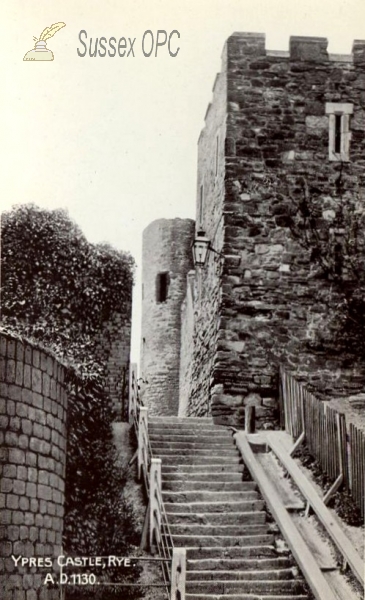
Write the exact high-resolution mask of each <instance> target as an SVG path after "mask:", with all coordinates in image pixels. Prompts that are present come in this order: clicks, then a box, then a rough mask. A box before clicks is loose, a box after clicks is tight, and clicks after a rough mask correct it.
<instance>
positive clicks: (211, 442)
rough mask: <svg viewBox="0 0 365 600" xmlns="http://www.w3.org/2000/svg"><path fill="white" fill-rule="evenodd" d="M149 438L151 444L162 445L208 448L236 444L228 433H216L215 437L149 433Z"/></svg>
mask: <svg viewBox="0 0 365 600" xmlns="http://www.w3.org/2000/svg"><path fill="white" fill-rule="evenodd" d="M149 438H150V442H151V444H154V443H156V442H160V443H161V444H164V445H165V444H170V443H172V444H198V445H204V447H205V446H206V445H208V446H220V445H221V444H223V445H227V446H228V445H229V446H234V442H233V439H232V436H231V435H227V434H226V433H224V434H221V433H215V434H214V437H213V436H212V435H200V434H199V433H197V434H195V435H184V434H182V435H167V434H163V435H156V434H155V433H151V432H149Z"/></svg>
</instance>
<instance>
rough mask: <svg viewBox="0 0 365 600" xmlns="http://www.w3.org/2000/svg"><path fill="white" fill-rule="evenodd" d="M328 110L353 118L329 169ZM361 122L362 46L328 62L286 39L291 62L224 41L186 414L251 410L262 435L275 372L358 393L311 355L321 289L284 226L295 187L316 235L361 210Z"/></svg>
mask: <svg viewBox="0 0 365 600" xmlns="http://www.w3.org/2000/svg"><path fill="white" fill-rule="evenodd" d="M326 103H341V104H343V103H350V104H352V105H353V113H352V116H351V119H350V137H351V139H350V160H348V161H347V160H329V149H328V146H329V121H330V119H329V115H328V114H327V110H326ZM364 109H365V42H360V41H357V42H355V44H354V49H353V53H352V55H349V56H337V55H329V54H328V53H327V40H326V39H324V38H291V40H290V51H289V52H273V51H267V50H266V48H265V36H264V35H263V34H244V33H242V34H241V33H237V34H234V35H232V36H231V37H230V38H229V39H228V41H227V43H226V46H225V50H224V54H223V70H222V73H221V74H220V75H219V77H218V79H217V84H216V86H215V90H214V99H213V102H212V105H211V106H210V107H209V109H208V112H207V115H206V124H205V128H204V130H203V132H202V134H201V136H200V139H199V163H198V199H197V224H198V225H200V222H201V224H202V226H203V229H204V230H205V231H206V233H207V236H208V238H209V239H210V240H211V242H212V245H213V247H214V248H215V249H216V250H217V251H219V252H221V253H222V255H223V257H221V256H219V255H217V254H215V253H211V255H210V258H209V262H208V265H207V267H206V268H204V269H203V270H202V271H201V273H197V277H199V276H200V277H201V292H200V296H199V299H198V300H197V303H196V306H195V310H196V317H195V328H194V350H193V353H192V362H193V364H192V366H191V373H192V381H191V389H190V391H187V392H185V393H186V394H188V396H189V398H190V400H189V408H188V413H189V414H191V415H199V414H207V413H210V412H211V413H212V414H213V416H214V417H215V419H216V420H217V421H218V422H220V423H227V424H229V423H231V424H233V425H234V424H236V425H237V424H238V425H243V423H244V411H245V407H246V406H247V405H254V406H255V407H256V415H257V418H258V425H259V426H262V425H264V424H265V423H268V422H272V421H275V419H276V416H277V396H278V381H277V377H278V366H279V364H284V365H285V366H286V367H287V368H288V369H289V370H292V371H295V373H296V374H297V375H299V376H300V378H301V379H302V380H306V381H309V382H311V383H313V384H314V385H315V387H316V388H317V389H318V388H320V389H321V390H322V391H323V393H325V394H326V395H327V397H330V396H331V395H341V394H344V395H345V394H347V393H353V392H355V391H358V390H360V389H362V387H363V385H364V382H365V378H364V371H363V369H362V365H361V364H356V362H355V363H353V362H352V364H351V367H348V366H345V363H344V360H343V359H344V357H343V356H337V357H336V356H335V355H333V356H331V357H330V356H329V355H328V354H326V353H325V352H322V353H321V352H320V351H314V350H313V348H312V347H311V341H312V339H313V335H314V332H315V331H316V330H318V328H320V327H321V323H322V322H323V318H324V317H325V316H326V313H327V310H328V307H327V306H326V301H328V297H329V289H330V288H331V282H330V281H329V280H328V279H326V278H325V277H323V276H322V277H321V276H317V275H316V273H315V269H314V266H313V262H311V257H310V253H309V252H307V251H306V250H305V249H304V248H303V247H302V246H301V245H300V244H299V243H298V242H297V241H296V240H295V239H294V238H293V236H292V233H291V231H290V227H289V224H290V220H289V215H290V213H291V211H292V208H293V202H294V203H295V202H298V201H300V196H301V194H303V185H302V182H303V180H304V181H305V182H306V184H307V185H308V186H309V188H310V189H312V190H315V194H316V198H317V208H318V211H319V212H318V223H317V225H318V228H319V229H320V228H321V220H322V221H323V222H324V220H325V219H326V218H328V214H330V213H328V211H331V210H333V207H334V206H335V205H336V204H337V205H338V202H339V201H342V199H346V201H347V202H353V203H354V204H355V203H356V202H357V201H360V202H363V201H364V189H365V178H364V177H365V171H364V166H365V159H364V156H365V129H364V124H365V110H364ZM220 130H221V131H224V132H225V133H224V145H223V146H222V147H223V149H224V150H223V152H224V158H223V159H222V158H220V160H219V161H218V164H220V167H219V169H218V173H217V171H216V169H215V168H214V167H213V165H214V164H215V163H214V160H213V153H214V150H213V149H214V148H215V145H216V140H217V133H216V132H217V131H220ZM220 143H221V140H220V141H219V144H220ZM219 144H218V145H219ZM340 173H341V177H342V191H341V196H342V198H341V199H339V193H338V187H337V186H336V182H337V181H338V177H339V174H340ZM202 182H203V185H204V208H203V210H202V211H200V208H199V207H200V198H201V187H200V186H201V183H202ZM313 193H314V192H313ZM201 212H202V215H203V216H202V217H201V214H200V213H201ZM336 301H337V298H336V294H335V293H333V294H332V296H331V302H332V303H333V305H334V304H335V303H336ZM185 368H186V367H185Z"/></svg>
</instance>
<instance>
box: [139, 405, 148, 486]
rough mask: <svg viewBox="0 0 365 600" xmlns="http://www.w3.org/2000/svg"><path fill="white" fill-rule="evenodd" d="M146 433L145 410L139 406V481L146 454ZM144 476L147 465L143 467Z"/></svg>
mask: <svg viewBox="0 0 365 600" xmlns="http://www.w3.org/2000/svg"><path fill="white" fill-rule="evenodd" d="M147 432H148V420H147V408H145V407H144V406H141V408H140V409H139V419H138V479H141V475H142V465H143V463H144V458H145V455H146V452H147V448H145V446H146V437H147ZM145 468H146V474H147V468H148V465H145Z"/></svg>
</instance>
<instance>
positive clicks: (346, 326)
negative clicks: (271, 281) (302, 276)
mask: <svg viewBox="0 0 365 600" xmlns="http://www.w3.org/2000/svg"><path fill="white" fill-rule="evenodd" d="M346 187H347V182H346V176H345V174H344V173H343V168H342V165H340V166H339V172H338V174H337V177H336V180H335V185H334V193H333V195H332V196H331V197H330V196H327V197H325V198H324V197H323V193H322V190H320V189H317V188H316V187H315V186H313V185H310V183H308V181H307V179H306V178H305V177H302V178H300V179H299V180H298V181H297V182H296V186H295V187H294V188H293V189H291V190H289V196H290V197H291V200H292V211H291V215H290V220H289V224H290V229H291V232H292V234H293V236H294V238H295V239H296V240H297V241H298V242H299V243H300V244H301V246H302V247H303V248H305V249H306V250H307V251H308V255H309V258H310V261H311V263H312V265H313V267H314V268H313V269H312V273H311V276H312V277H314V278H317V279H318V278H326V279H327V280H328V281H330V282H331V285H330V286H327V287H326V291H325V292H323V290H321V289H320V288H319V289H318V296H319V299H320V301H321V302H322V303H323V304H325V305H326V308H327V319H326V323H325V325H324V326H323V327H322V328H321V329H322V330H321V332H318V339H317V343H318V345H319V346H320V347H322V348H323V349H325V350H326V351H327V352H329V353H331V352H337V353H342V352H344V351H345V352H346V353H350V354H351V353H356V355H357V356H360V355H361V356H362V357H365V237H364V229H365V210H364V206H363V202H361V201H360V195H359V194H353V193H350V192H349V191H347V190H346ZM359 353H360V354H359Z"/></svg>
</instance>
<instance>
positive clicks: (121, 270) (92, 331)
mask: <svg viewBox="0 0 365 600" xmlns="http://www.w3.org/2000/svg"><path fill="white" fill-rule="evenodd" d="M1 233H2V260H1V264H2V282H3V288H2V319H3V324H4V325H5V326H8V327H9V328H10V329H11V330H12V331H18V332H19V333H21V334H23V335H27V336H28V337H31V338H33V339H35V340H39V341H41V342H42V344H43V345H45V346H47V347H51V348H52V349H53V351H54V352H56V354H57V355H67V360H68V362H70V363H72V364H73V365H74V366H75V367H76V368H77V369H82V368H84V369H85V370H87V372H89V373H90V370H92V369H93V368H96V367H97V365H96V364H95V357H94V349H95V340H96V336H97V334H98V333H99V332H101V331H102V328H103V324H104V323H105V321H107V320H108V319H109V317H110V315H111V314H112V313H113V312H114V311H116V312H119V313H120V314H122V315H123V314H128V313H127V306H128V304H129V303H130V294H131V286H132V281H133V266H134V262H133V259H132V257H131V256H130V255H129V254H127V253H125V252H121V251H118V250H115V249H114V248H112V247H111V246H109V245H107V244H96V245H94V244H90V243H89V242H88V241H87V240H86V238H85V236H84V235H83V233H82V232H81V230H80V229H79V227H77V225H76V224H75V223H74V222H73V221H72V220H71V219H70V218H69V216H68V214H67V212H66V211H64V210H53V211H47V210H43V209H40V208H38V207H36V206H34V205H32V204H29V205H21V206H18V207H16V208H15V209H14V210H12V211H10V212H5V213H3V215H2V221H1Z"/></svg>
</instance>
